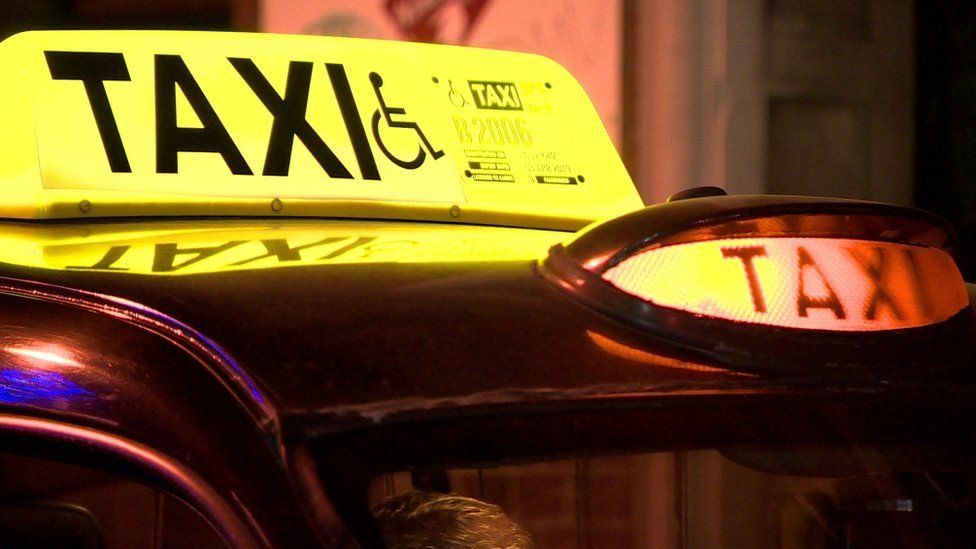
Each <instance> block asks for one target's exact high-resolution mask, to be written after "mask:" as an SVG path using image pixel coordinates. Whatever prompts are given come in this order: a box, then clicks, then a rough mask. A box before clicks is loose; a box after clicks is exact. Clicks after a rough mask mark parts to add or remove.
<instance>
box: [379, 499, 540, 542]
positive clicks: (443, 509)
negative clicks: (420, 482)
mask: <svg viewBox="0 0 976 549" xmlns="http://www.w3.org/2000/svg"><path fill="white" fill-rule="evenodd" d="M373 515H374V516H375V517H376V523H377V524H378V525H379V528H380V532H381V533H382V534H383V539H384V540H385V541H386V544H387V546H388V547H389V548H390V549H428V548H431V547H437V548H447V549H454V548H457V549H461V548H465V549H471V548H475V549H489V548H490V549H496V548H502V549H534V548H535V543H533V542H532V538H531V537H530V536H529V534H528V532H526V531H525V530H523V529H522V527H520V526H519V525H518V524H515V522H513V521H512V519H510V518H508V517H507V516H506V515H505V513H504V512H503V511H502V510H501V508H500V507H498V506H497V505H491V504H489V503H485V502H483V501H478V500H476V499H473V498H467V497H464V496H458V495H455V494H439V493H435V492H418V491H410V492H407V493H405V494H400V495H398V496H393V497H390V498H387V499H386V500H384V501H383V502H381V503H380V504H378V505H377V506H376V507H374V508H373Z"/></svg>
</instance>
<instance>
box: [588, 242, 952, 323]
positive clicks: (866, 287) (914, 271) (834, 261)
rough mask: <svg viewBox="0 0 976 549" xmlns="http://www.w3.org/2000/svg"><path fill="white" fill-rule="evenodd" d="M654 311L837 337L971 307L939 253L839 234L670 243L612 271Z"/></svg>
mask: <svg viewBox="0 0 976 549" xmlns="http://www.w3.org/2000/svg"><path fill="white" fill-rule="evenodd" d="M603 278H604V280H606V281H608V282H610V283H611V284H613V285H614V286H616V287H617V288H619V289H620V290H623V291H624V292H627V293H629V294H632V295H634V296H636V297H639V298H641V299H643V300H645V301H647V302H649V303H651V304H653V305H656V306H660V307H668V308H672V309H677V310H679V311H685V312H689V313H693V314H697V315H704V316H708V317H713V318H717V319H723V320H731V321H735V322H748V323H753V324H763V325H769V326H781V327H785V328H799V329H809V330H830V331H880V330H896V329H902V328H914V327H919V326H927V325H931V324H935V323H938V322H941V321H944V320H947V319H949V318H950V317H952V316H953V315H955V314H957V313H959V312H960V311H961V310H963V309H964V308H965V307H967V306H968V303H969V301H968V297H967V294H966V287H965V283H964V282H963V279H962V276H961V275H960V273H959V270H958V269H957V268H956V265H955V263H954V262H953V260H952V258H951V257H950V256H949V254H947V253H946V252H944V251H942V250H939V249H934V248H922V247H918V246H910V245H904V244H896V243H891V242H873V241H866V240H848V239H835V238H742V239H722V240H710V241H703V242H692V243H686V244H676V245H672V246H665V247H661V248H656V249H652V250H648V251H644V252H641V253H638V254H636V255H634V256H631V257H629V258H627V259H625V260H624V261H622V262H620V263H619V264H617V265H616V266H614V267H612V268H610V269H609V270H607V271H606V273H604V274H603Z"/></svg>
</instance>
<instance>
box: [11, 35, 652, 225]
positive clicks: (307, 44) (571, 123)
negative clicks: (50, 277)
mask: <svg viewBox="0 0 976 549" xmlns="http://www.w3.org/2000/svg"><path fill="white" fill-rule="evenodd" d="M0 67H2V69H3V70H4V71H5V74H8V75H13V74H16V75H19V77H20V78H21V80H20V85H18V86H6V87H5V88H4V91H3V92H0V93H3V94H4V96H5V97H4V98H3V101H2V103H0V104H2V114H0V117H2V120H3V121H4V122H5V123H6V125H5V127H6V128H9V131H7V132H5V133H6V135H4V136H3V140H4V144H5V145H8V148H7V149H5V150H12V151H14V152H15V153H16V154H15V155H13V156H10V155H7V156H5V157H4V158H2V159H0V178H2V179H0V185H3V186H4V191H5V194H6V195H8V196H11V197H12V199H13V200H11V201H7V202H6V203H5V204H4V205H0V215H3V216H7V217H26V218H36V217H40V218H51V217H81V216H87V217H94V216H126V215H228V214H230V215H339V216H350V217H385V218H402V219H430V220H443V221H455V220H457V221H467V222H476V223H497V224H521V225H528V226H544V227H554V228H566V229H572V228H578V227H580V226H582V225H583V224H585V223H588V222H590V221H594V220H599V219H604V218H608V217H612V216H615V215H620V214H622V213H625V212H627V211H631V210H633V209H636V208H639V207H641V205H642V204H641V202H640V199H639V198H638V196H637V193H636V191H635V189H634V187H633V183H632V182H631V180H630V178H629V177H628V176H627V174H626V171H625V170H624V168H623V166H622V164H621V162H620V159H619V156H618V155H617V153H616V150H615V149H614V147H613V145H612V143H611V142H610V140H609V138H608V136H607V134H606V131H605V129H604V128H603V126H602V124H601V122H600V120H599V118H598V116H597V114H596V112H595V110H594V109H593V107H592V105H591V104H590V102H589V99H588V98H587V97H586V94H585V93H584V92H583V91H582V89H581V88H580V86H579V84H578V83H577V82H576V81H575V80H574V79H573V78H572V76H570V75H569V74H568V73H566V71H565V70H564V69H563V68H562V67H560V66H559V65H557V64H556V63H554V62H552V61H550V60H548V59H545V58H542V57H538V56H534V55H528V54H516V53H508V52H499V51H490V50H479V49H468V48H458V47H450V46H438V45H428V44H411V43H398V42H384V41H372V40H356V39H344V38H324V37H302V36H278V35H257V34H235V33H201V32H159V31H152V32H149V31H111V32H106V31H90V32H89V31H64V32H29V33H24V34H20V35H16V36H14V37H12V38H9V39H8V40H6V41H4V42H3V43H2V44H0Z"/></svg>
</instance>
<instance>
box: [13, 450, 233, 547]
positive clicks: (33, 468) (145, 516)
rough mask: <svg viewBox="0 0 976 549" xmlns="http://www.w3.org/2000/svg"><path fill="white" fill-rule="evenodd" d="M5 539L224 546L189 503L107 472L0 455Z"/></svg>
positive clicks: (48, 543) (31, 543) (28, 543)
mask: <svg viewBox="0 0 976 549" xmlns="http://www.w3.org/2000/svg"><path fill="white" fill-rule="evenodd" d="M0 540H3V542H2V544H3V545H4V546H17V547H37V546H44V547H104V548H107V549H113V548H142V547H145V548H150V547H151V548H159V547H174V548H175V547H199V548H209V547H225V545H224V544H223V542H222V541H221V539H220V537H219V536H218V535H217V533H216V532H215V531H214V530H213V529H212V528H211V527H210V525H209V524H208V523H207V522H206V521H205V520H204V519H203V517H201V516H200V515H199V514H197V513H196V512H195V511H194V510H193V509H191V508H190V507H188V506H187V505H186V504H184V503H183V502H181V501H180V500H178V499H176V498H175V497H173V496H171V495H169V494H166V493H164V492H161V491H159V490H157V489H154V488H152V487H150V486H147V485H144V484H141V483H138V482H134V481H132V480H128V479H125V478H122V477H120V476H116V475H113V474H110V473H106V472H103V471H100V470H96V469H92V468H89V467H82V466H77V465H70V464H66V463H60V462H57V461H52V460H47V459H39V458H34V457H25V456H20V455H14V454H7V453H0Z"/></svg>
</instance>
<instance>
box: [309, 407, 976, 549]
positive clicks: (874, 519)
mask: <svg viewBox="0 0 976 549" xmlns="http://www.w3.org/2000/svg"><path fill="white" fill-rule="evenodd" d="M974 407H976V405H974V403H973V402H971V399H969V398H964V397H960V396H958V395H952V394H949V393H942V394H938V395H937V394H930V395H928V396H925V395H923V394H922V393H920V392H918V391H915V392H912V393H911V394H908V393H906V394H885V395H877V394H850V393H849V394H833V395H831V394H829V393H822V392H820V393H814V392H809V393H803V392H800V391H795V392H793V393H791V394H780V395H776V396H770V395H760V394H750V393H739V394H724V395H700V394H699V395H682V396H670V397H667V396H662V395H657V396H655V397H654V398H646V397H645V398H634V399H615V400H613V401H612V402H610V401H600V402H587V403H579V402H577V403H575V404H574V405H573V406H572V407H568V406H557V405H553V404H551V403H550V404H548V405H546V406H542V405H539V404H536V405H535V406H509V407H505V408H496V409H493V410H482V411H480V413H479V414H477V415H468V414H449V413H444V414H440V415H438V416H436V417H432V416H430V415H429V414H428V416H426V417H425V418H423V419H418V418H417V417H409V418H387V419H386V421H384V422H382V424H381V425H378V426H374V427H372V428H370V429H363V430H360V431H357V432H354V433H347V434H344V435H341V436H332V437H328V438H322V439H320V442H321V444H318V443H317V444H313V447H314V452H315V454H316V458H317V459H316V461H317V465H318V471H319V473H320V477H321V479H322V482H323V484H324V486H325V488H326V491H327V492H328V494H329V496H330V498H332V499H333V501H334V502H335V503H336V506H337V508H338V510H339V511H340V513H341V514H342V515H343V518H344V519H345V521H346V523H347V525H348V526H349V528H350V529H351V530H352V531H353V532H354V534H355V535H356V536H358V537H359V538H360V540H361V543H365V544H366V545H374V544H376V543H379V542H380V540H382V541H383V542H385V543H387V545H388V546H390V547H412V546H424V545H423V543H427V544H428V545H430V546H436V547H465V546H468V547H470V546H477V543H482V542H483V543H487V544H488V545H485V546H492V547H495V546H501V547H505V546H509V547H523V546H526V547H533V546H534V547H716V546H735V547H769V546H776V545H779V546H783V547H878V546H893V547H898V546H903V547H916V546H937V547H956V546H965V545H972V544H973V542H976V528H974V527H972V526H971V525H973V524H976V520H974V519H976V459H974V456H976V453H974V443H973V441H976V437H974V436H973V435H974V434H976V433H974V432H973V431H974V430H976V426H973V425H972V423H973V422H971V420H970V418H971V417H973V416H972V413H973V412H974V411H976V410H973V408H974ZM397 420H400V421H397ZM327 440H328V442H327V443H326V441H327ZM496 534H497V535H500V536H502V537H501V538H492V537H490V536H492V535H496ZM425 536H427V537H425ZM466 536H467V537H466ZM471 536H475V537H471ZM477 536H489V537H488V538H477ZM411 540H413V541H411ZM418 540H419V541H418ZM526 540H531V542H530V541H526ZM410 543H421V545H410ZM452 543H453V545H452ZM525 543H530V544H529V545H525Z"/></svg>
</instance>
